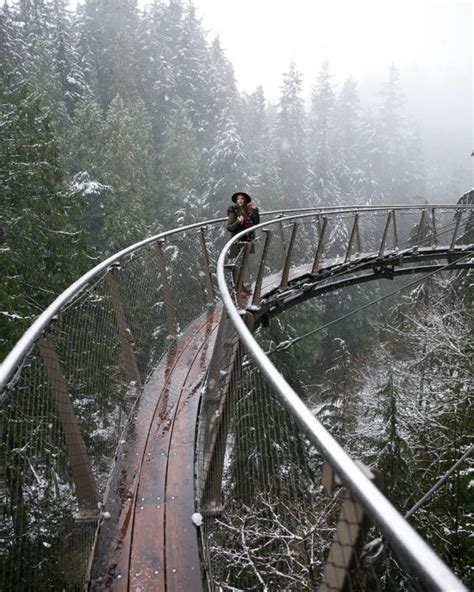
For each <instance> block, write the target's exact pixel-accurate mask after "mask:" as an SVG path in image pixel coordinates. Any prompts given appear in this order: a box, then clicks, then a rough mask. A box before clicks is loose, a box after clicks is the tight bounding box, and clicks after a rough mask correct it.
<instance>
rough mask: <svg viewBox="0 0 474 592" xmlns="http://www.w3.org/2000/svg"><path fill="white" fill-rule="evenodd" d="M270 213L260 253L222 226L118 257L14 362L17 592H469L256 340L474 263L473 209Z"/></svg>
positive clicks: (2, 470)
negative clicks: (297, 310)
mask: <svg viewBox="0 0 474 592" xmlns="http://www.w3.org/2000/svg"><path fill="white" fill-rule="evenodd" d="M262 218H263V220H264V221H263V222H262V224H260V225H259V226H258V227H256V231H257V239H256V240H255V241H254V242H253V243H250V242H246V241H245V232H244V233H241V235H238V236H237V237H235V238H234V239H233V240H232V241H229V242H227V238H228V237H227V236H226V234H227V233H226V231H225V225H224V219H217V220H210V221H205V222H202V223H196V224H191V225H188V226H185V227H182V228H177V229H173V230H170V231H168V232H164V233H162V234H160V235H158V236H155V237H151V238H148V239H146V240H143V241H141V242H139V243H137V244H135V245H132V246H130V247H128V248H126V249H124V250H122V251H121V252H119V253H117V254H115V255H113V256H112V257H109V258H108V259H107V260H105V261H103V262H102V263H100V264H99V265H97V266H96V267H94V268H93V269H92V270H90V271H89V272H88V273H86V274H85V275H84V276H83V277H81V278H80V279H78V280H77V281H76V282H75V283H74V284H72V285H71V286H70V287H69V288H68V289H67V290H65V292H63V293H62V294H61V295H60V296H59V297H58V298H57V299H56V300H55V301H54V302H53V303H52V304H51V306H50V307H49V308H48V309H47V310H45V311H44V312H43V314H41V315H40V316H39V317H38V318H37V319H36V321H35V322H34V323H33V324H32V326H31V327H30V328H29V329H28V331H26V333H25V334H24V336H23V337H22V338H21V339H20V341H19V342H18V343H17V344H16V346H15V347H14V349H13V350H12V351H11V353H10V354H9V355H8V356H7V358H6V359H5V360H4V362H3V364H2V366H1V369H0V409H1V415H0V426H1V428H0V429H1V440H0V446H1V448H0V502H1V503H0V508H1V512H2V514H1V520H0V538H1V541H2V545H1V547H2V549H1V557H0V565H1V571H0V587H1V588H2V589H4V590H47V589H51V590H54V589H57V590H76V589H77V590H80V589H84V588H86V589H90V590H106V589H111V590H141V591H142V590H169V591H171V590H177V591H178V590H180V591H183V590H192V591H194V590H196V591H199V590H205V589H207V590H250V589H253V590H280V589H284V590H304V589H307V590H316V589H319V590H321V591H327V590H335V591H336V590H379V589H380V590H382V589H383V590H401V589H406V590H412V589H421V590H430V591H431V590H444V591H446V590H450V591H451V590H466V589H467V588H466V587H465V585H464V584H463V583H462V582H461V580H460V579H458V577H457V576H456V575H455V573H454V571H453V568H452V567H451V566H450V565H449V564H448V563H447V562H446V558H443V557H440V556H439V555H438V554H437V553H435V552H434V550H433V549H432V548H431V547H430V545H429V544H428V543H427V542H426V541H425V540H424V538H422V537H421V536H420V534H418V533H417V532H416V531H415V529H414V528H413V527H412V526H411V525H410V523H409V521H408V520H407V519H405V518H404V517H403V516H402V515H401V514H400V513H399V512H398V511H397V510H396V509H395V508H394V506H393V505H392V501H393V500H392V501H391V500H389V499H387V497H386V496H385V495H384V493H383V488H381V483H380V480H379V475H378V474H377V471H376V470H375V468H371V467H367V466H365V465H364V464H363V463H362V462H360V461H359V460H358V459H353V458H351V457H350V456H349V454H348V453H347V452H346V451H345V450H344V449H343V448H342V447H341V445H340V444H339V443H338V442H337V441H336V440H335V439H334V437H333V436H332V435H331V434H330V433H329V432H328V431H327V430H326V429H325V428H324V427H323V425H322V424H321V423H320V421H319V420H318V419H317V417H315V415H314V413H312V412H311V411H310V410H309V409H308V408H307V406H306V405H305V404H304V403H303V401H302V399H301V397H300V396H298V393H296V392H295V391H294V390H293V389H292V387H291V386H290V385H289V384H288V382H287V380H286V378H287V377H286V378H285V377H283V375H282V374H281V373H280V372H279V370H278V368H277V367H275V366H274V365H273V363H272V361H271V359H272V356H271V352H265V351H264V350H263V349H262V348H261V346H260V345H259V343H258V340H257V339H256V338H255V332H256V331H257V329H259V328H262V329H261V330H262V331H264V328H265V327H266V326H267V325H268V323H269V321H270V319H271V318H273V317H275V316H278V315H280V314H281V313H283V312H284V311H286V310H288V309H290V308H291V307H294V306H298V305H300V304H301V303H303V302H304V301H306V300H309V299H312V298H318V297H320V296H321V295H323V294H328V295H329V296H330V294H331V293H333V292H334V291H336V290H340V289H343V288H345V287H348V286H351V285H356V284H361V285H362V284H367V283H368V282H371V281H374V280H393V279H394V278H396V277H399V276H400V277H402V276H405V275H406V276H412V278H411V279H410V283H413V284H414V283H416V282H420V281H422V280H423V279H424V278H427V277H430V276H431V275H433V274H435V273H439V272H441V271H445V270H466V269H469V268H472V266H473V261H474V241H473V232H472V223H473V219H474V211H473V206H469V205H462V206H461V205H456V206H454V205H453V206H451V205H424V206H420V207H408V206H392V207H357V208H355V207H352V208H350V207H347V208H323V209H321V208H312V209H304V210H291V211H288V210H287V211H278V212H268V213H266V214H264V215H263V216H262ZM246 232H247V231H246ZM233 244H235V245H237V246H238V249H237V251H238V254H237V255H236V254H235V252H236V249H235V248H233ZM231 252H232V256H231ZM244 281H245V283H246V284H249V285H250V286H251V293H250V295H249V294H247V293H245V292H243V291H242V286H243V283H244ZM405 285H407V284H405ZM408 285H409V284H408ZM396 291H397V290H394V291H393V293H395V292H396ZM390 295H391V293H390V292H388V293H386V294H385V296H383V297H382V298H385V297H389V296H390ZM380 299H381V298H380V297H379V299H377V300H380ZM371 304H373V302H370V303H368V304H367V305H364V306H363V307H361V309H360V310H363V309H364V308H367V307H368V306H370V305H371ZM315 330H317V328H316V329H315ZM304 337H305V336H301V338H304ZM298 339H299V338H296V339H293V340H288V341H286V342H283V343H280V344H277V346H276V347H275V350H278V351H285V350H286V349H288V348H289V347H291V346H292V345H293V343H295V342H296V341H297V340H298ZM466 457H467V454H465V455H464V458H463V459H461V460H465V458H466ZM382 478H383V475H382ZM395 501H396V500H395Z"/></svg>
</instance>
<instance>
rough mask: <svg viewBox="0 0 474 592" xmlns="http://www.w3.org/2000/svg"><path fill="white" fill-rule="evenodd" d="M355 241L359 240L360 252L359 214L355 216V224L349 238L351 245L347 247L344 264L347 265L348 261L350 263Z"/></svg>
mask: <svg viewBox="0 0 474 592" xmlns="http://www.w3.org/2000/svg"><path fill="white" fill-rule="evenodd" d="M354 240H357V248H358V252H360V236H359V214H357V213H356V214H354V223H353V224H352V230H351V236H350V238H349V244H348V246H347V251H346V257H345V259H344V263H347V262H348V261H350V258H351V254H352V246H353V244H354Z"/></svg>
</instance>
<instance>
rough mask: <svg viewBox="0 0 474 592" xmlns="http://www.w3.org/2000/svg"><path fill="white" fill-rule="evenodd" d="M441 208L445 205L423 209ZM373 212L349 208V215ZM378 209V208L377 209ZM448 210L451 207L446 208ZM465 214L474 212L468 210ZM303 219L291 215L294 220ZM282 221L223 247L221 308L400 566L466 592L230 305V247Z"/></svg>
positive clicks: (428, 583)
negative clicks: (227, 275)
mask: <svg viewBox="0 0 474 592" xmlns="http://www.w3.org/2000/svg"><path fill="white" fill-rule="evenodd" d="M422 207H423V208H426V207H436V208H437V209H438V208H440V209H443V206H438V205H436V206H426V205H425V206H422ZM452 207H453V209H466V208H464V207H463V206H452ZM363 209H368V210H372V209H374V208H352V209H351V210H348V211H352V212H354V211H361V210H363ZM377 209H379V208H377ZM383 209H386V210H393V209H422V208H421V207H420V208H418V207H417V208H414V207H413V206H411V207H397V206H395V207H394V206H385V207H384V208H383ZM449 209H451V207H450V208H449ZM467 209H472V206H470V208H467ZM298 217H305V215H303V216H290V217H289V219H294V218H298ZM278 222H280V220H272V221H270V222H265V223H262V224H259V225H258V226H254V227H253V228H252V229H247V230H244V231H242V232H241V233H239V234H237V235H236V236H235V237H233V238H232V239H231V240H230V241H229V242H228V243H227V244H226V245H225V246H224V248H223V250H222V252H221V254H220V256H219V260H218V262H217V282H218V286H219V290H220V293H221V296H222V300H223V304H224V308H225V310H226V312H227V314H228V315H229V317H230V319H231V321H232V323H233V325H234V327H235V329H236V331H237V333H238V335H239V337H240V339H241V340H242V342H243V343H244V345H245V347H246V349H247V352H248V353H249V355H250V356H251V357H252V359H253V361H254V362H255V364H256V365H257V366H258V368H259V369H260V370H261V372H262V373H263V375H264V376H265V377H266V379H267V380H268V381H269V383H270V385H271V386H272V387H273V389H274V392H275V393H276V394H277V396H278V397H279V398H280V400H281V401H282V403H283V404H284V405H285V407H286V409H287V410H288V411H289V413H290V414H291V416H292V417H293V418H294V419H295V421H296V422H297V423H298V425H299V426H300V428H301V429H302V430H303V431H304V433H305V434H306V436H307V437H308V439H309V440H310V442H311V443H312V444H313V445H314V446H316V448H317V449H318V450H319V451H320V452H321V454H322V455H323V456H324V457H325V458H326V460H327V461H328V462H329V463H330V464H331V466H332V467H333V469H334V470H335V472H336V473H337V475H338V476H339V477H340V478H341V480H342V482H343V483H344V484H345V485H346V486H347V487H348V488H349V489H350V490H351V491H352V492H353V493H354V495H355V496H356V498H357V499H358V500H359V501H360V502H361V503H362V505H363V506H364V507H365V509H366V511H367V513H368V514H369V515H370V517H371V519H372V520H373V522H374V523H375V524H376V525H377V526H378V527H379V528H380V530H381V532H382V533H383V534H384V536H385V537H386V538H387V540H388V541H389V542H390V544H391V545H392V546H393V548H394V549H395V550H396V552H397V554H398V555H399V556H400V558H401V559H402V560H403V561H404V563H405V564H406V566H407V568H408V569H409V570H410V571H411V572H412V573H413V575H414V576H416V577H418V578H419V579H420V581H421V582H422V583H423V585H424V586H425V587H426V588H427V589H429V590H433V591H439V592H443V591H444V592H445V591H446V590H450V591H453V592H454V591H466V590H467V588H466V587H465V586H464V585H463V584H462V582H461V581H460V580H459V579H458V578H457V577H456V576H455V575H454V574H453V573H452V572H451V570H450V569H449V568H448V567H447V566H446V565H445V563H444V562H443V561H442V560H441V559H440V558H439V557H438V556H437V555H436V553H435V552H434V551H433V550H432V549H431V547H430V546H429V545H428V544H427V543H426V542H425V541H424V540H423V538H422V537H421V536H420V535H419V534H418V533H417V532H416V531H415V530H414V529H413V528H412V527H411V526H410V524H409V523H408V522H407V521H406V520H405V519H404V518H403V517H402V515H401V514H400V513H399V512H398V511H397V510H396V509H395V508H394V507H393V506H392V504H391V503H390V502H389V501H388V499H387V498H386V497H385V496H384V495H383V494H382V493H381V492H380V491H379V489H377V487H376V486H375V485H374V484H373V483H372V482H371V481H370V480H369V479H368V478H367V477H366V476H365V474H364V473H363V472H362V470H361V469H360V468H359V467H358V466H357V464H356V463H355V462H354V461H353V460H352V459H351V458H350V456H349V455H348V454H347V452H345V450H344V449H343V448H342V447H341V446H340V444H339V443H338V442H337V441H336V440H335V439H334V438H333V437H332V436H331V434H330V433H329V432H328V431H327V430H326V428H324V426H323V425H322V423H321V422H320V421H319V420H318V419H316V417H315V416H314V415H313V414H312V412H311V411H310V410H309V409H308V407H307V406H306V405H305V404H304V403H303V401H302V400H301V399H300V397H299V396H298V395H297V393H296V392H295V391H294V390H293V389H292V388H291V386H290V385H289V384H288V383H287V381H286V380H285V378H284V377H283V376H282V375H281V374H280V372H279V371H278V370H277V368H275V366H274V365H273V364H272V363H271V361H270V360H269V358H268V357H267V356H266V354H265V352H264V351H263V349H262V348H261V347H260V346H259V345H258V343H257V341H256V340H255V339H254V338H253V336H252V333H251V332H250V330H249V329H248V328H247V326H246V325H245V323H244V321H243V319H242V317H241V315H240V313H239V310H238V309H237V307H236V305H235V303H234V301H233V300H232V297H231V294H230V292H229V289H228V286H227V283H226V280H225V272H224V264H225V260H226V256H227V254H228V253H229V250H230V249H231V247H232V246H233V245H234V244H236V243H237V242H239V241H241V240H242V239H243V238H244V237H245V235H246V234H248V233H249V232H251V231H255V229H258V228H263V227H264V226H265V227H268V226H269V225H272V224H276V223H278Z"/></svg>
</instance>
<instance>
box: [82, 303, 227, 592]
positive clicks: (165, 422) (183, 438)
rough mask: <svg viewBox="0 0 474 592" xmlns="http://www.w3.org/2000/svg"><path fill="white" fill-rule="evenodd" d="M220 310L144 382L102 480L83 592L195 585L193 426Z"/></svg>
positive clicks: (198, 585) (200, 322) (198, 583)
mask: <svg viewBox="0 0 474 592" xmlns="http://www.w3.org/2000/svg"><path fill="white" fill-rule="evenodd" d="M220 316H221V309H220V308H216V309H210V310H209V311H208V312H207V313H205V314H204V315H202V316H201V317H199V318H198V319H196V320H195V321H194V322H193V323H192V324H191V325H190V326H189V327H188V328H187V329H186V330H185V331H184V332H183V334H182V335H181V336H180V337H179V338H178V339H177V340H176V341H175V342H174V343H173V344H172V345H171V346H170V349H169V351H168V352H167V354H166V355H165V356H164V357H163V358H162V360H161V361H160V363H159V365H158V367H157V368H156V370H155V371H154V373H153V375H152V377H151V379H150V380H149V382H148V383H147V385H146V386H145V389H144V392H143V394H142V396H141V398H140V402H139V405H138V408H137V411H136V420H135V421H134V422H133V424H132V425H131V426H130V428H129V430H128V433H127V434H126V436H125V438H124V440H125V442H124V444H123V446H122V448H121V449H120V456H119V458H118V459H117V469H118V470H116V471H115V472H114V478H113V482H111V483H110V485H109V492H110V493H109V497H108V498H107V501H106V507H105V508H104V509H103V510H104V518H103V519H102V523H101V528H100V531H99V536H98V541H97V545H96V550H95V561H94V565H93V566H92V569H91V584H90V589H91V590H117V591H125V590H134V591H145V590H150V591H151V590H153V591H164V590H166V591H168V592H169V591H176V592H178V591H180V592H182V591H189V592H194V591H199V590H202V580H201V568H200V560H199V548H198V533H197V530H196V527H195V526H194V525H193V523H192V521H191V516H192V514H193V512H194V511H195V510H194V458H195V432H196V422H197V414H198V408H199V401H200V390H201V387H202V380H203V378H204V376H205V372H206V369H207V366H208V364H209V361H210V356H211V354H212V350H213V346H214V341H215V336H216V333H217V331H216V329H217V326H218V323H219V320H220ZM114 492H117V493H116V494H114Z"/></svg>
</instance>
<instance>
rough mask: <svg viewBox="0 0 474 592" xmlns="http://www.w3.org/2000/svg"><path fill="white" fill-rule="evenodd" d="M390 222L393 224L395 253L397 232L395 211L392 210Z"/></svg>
mask: <svg viewBox="0 0 474 592" xmlns="http://www.w3.org/2000/svg"><path fill="white" fill-rule="evenodd" d="M392 222H393V243H394V244H393V247H394V249H395V251H398V230H397V219H396V217H395V210H392Z"/></svg>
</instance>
